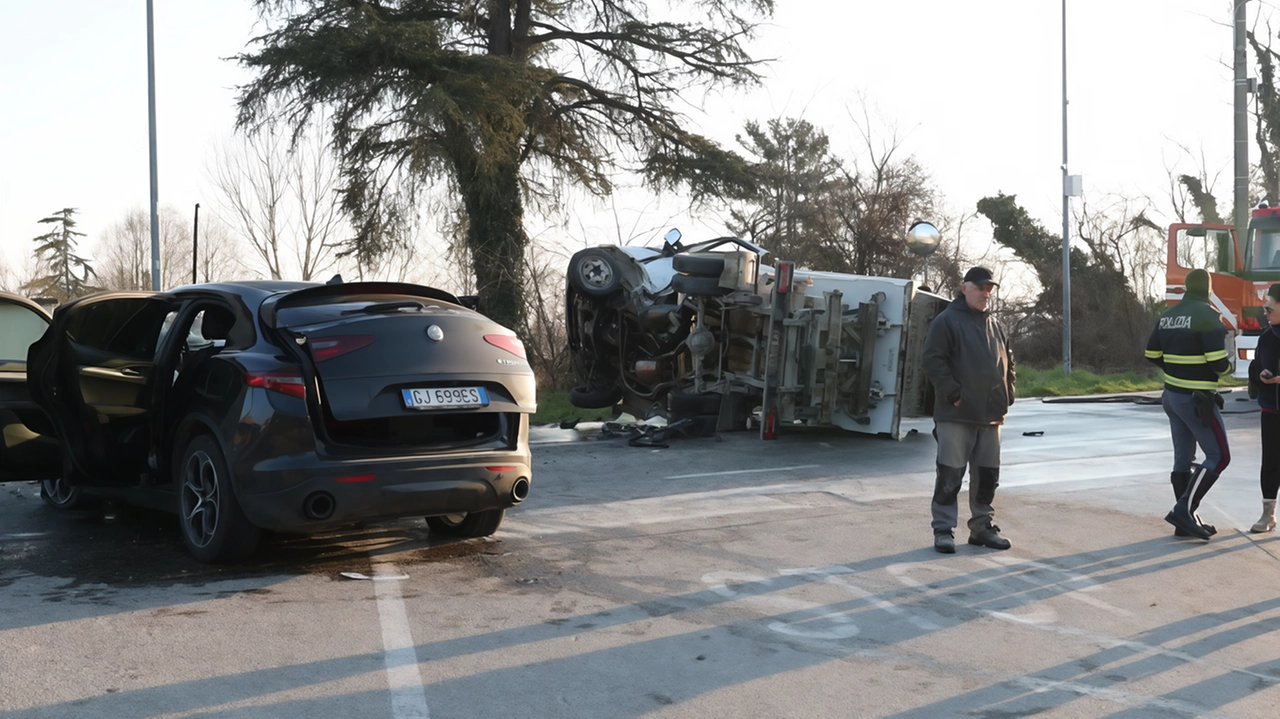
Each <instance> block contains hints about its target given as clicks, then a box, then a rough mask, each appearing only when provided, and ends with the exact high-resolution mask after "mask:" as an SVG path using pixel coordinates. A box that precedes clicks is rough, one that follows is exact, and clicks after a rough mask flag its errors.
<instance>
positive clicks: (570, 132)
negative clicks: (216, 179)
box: [238, 0, 773, 329]
mask: <svg viewBox="0 0 1280 719" xmlns="http://www.w3.org/2000/svg"><path fill="white" fill-rule="evenodd" d="M253 3H254V5H255V6H257V8H258V9H259V11H260V12H261V14H262V15H263V19H264V21H265V22H266V23H267V27H268V31H267V32H266V33H265V34H263V35H262V36H260V37H258V38H256V39H255V41H254V42H255V44H256V45H257V49H256V51H255V52H251V53H245V54H242V55H240V56H239V57H238V59H239V60H240V63H241V65H242V66H243V67H245V68H246V69H248V70H249V71H251V72H253V73H255V74H256V77H255V78H254V79H253V81H252V82H250V83H249V84H248V85H246V86H243V87H241V88H240V97H239V107H240V116H239V126H240V127H241V128H250V129H251V128H256V127H259V126H261V125H263V124H264V123H267V122H270V121H274V120H283V121H285V122H286V123H287V125H288V126H289V127H290V128H291V129H292V131H293V132H294V134H295V137H297V136H299V135H300V133H302V132H304V131H305V129H306V128H307V126H308V125H309V124H311V123H312V122H320V121H327V122H328V123H329V124H330V126H331V127H330V132H331V133H332V137H333V144H334V151H335V152H336V153H337V156H338V158H339V160H340V165H341V174H342V180H343V184H344V189H343V190H342V192H341V199H342V206H343V209H344V210H345V211H347V212H348V213H349V214H350V215H351V216H352V218H353V219H354V221H355V236H354V237H353V238H352V240H351V242H350V243H349V244H348V245H347V246H346V247H345V248H344V251H345V252H346V253H349V254H353V255H354V256H355V257H356V259H357V260H359V261H360V262H362V263H368V262H370V261H371V260H373V259H374V258H376V257H377V256H378V255H379V254H381V253H382V252H384V251H385V250H386V249H387V248H386V247H385V244H386V243H385V238H387V237H390V236H394V234H395V233H394V232H393V231H392V229H393V228H394V227H395V226H396V225H397V222H399V221H400V219H401V218H400V217H399V216H398V214H399V208H403V207H414V206H415V203H414V202H413V199H414V194H415V192H417V191H419V190H421V189H423V188H426V187H432V186H437V187H438V186H439V183H440V182H441V181H444V182H445V183H447V186H448V187H449V189H450V190H452V194H453V195H454V196H455V197H456V198H457V202H458V205H457V209H458V211H459V216H460V217H461V218H462V219H463V220H464V222H463V223H462V225H463V228H464V229H463V232H464V243H463V244H465V247H466V250H467V252H468V254H469V256H470V258H471V262H472V268H471V269H472V271H473V273H474V277H475V280H476V287H477V290H478V292H479V296H480V303H481V305H482V306H483V307H485V312H486V314H488V315H489V316H491V317H493V318H494V319H495V320H497V321H499V322H502V323H504V324H506V325H508V326H510V327H513V328H516V329H519V328H521V327H523V326H524V316H525V309H524V308H525V277H524V275H523V272H522V271H521V270H520V268H521V267H522V266H523V265H524V255H525V250H526V248H527V247H528V241H529V238H528V235H527V234H526V232H525V227H524V209H525V205H526V204H527V203H528V202H534V203H541V202H545V201H547V200H554V199H555V197H556V191H557V190H558V189H559V188H561V187H565V186H577V187H581V188H584V189H586V190H587V191H589V192H592V193H595V194H598V195H604V194H607V193H608V192H609V191H610V190H611V189H612V182H611V178H610V172H611V171H612V170H614V169H618V168H626V169H638V170H640V171H642V172H643V174H644V177H645V178H646V179H647V180H648V181H649V182H650V183H651V184H653V185H654V186H657V187H660V188H667V187H671V186H674V185H676V184H681V185H686V184H687V185H688V186H689V187H690V191H691V194H692V195H693V196H695V197H709V196H723V195H726V194H728V193H729V192H730V191H731V188H727V187H725V185H726V184H727V183H726V180H725V178H727V177H735V175H736V174H741V173H735V172H733V171H734V170H735V169H736V170H741V169H742V168H741V167H740V166H741V165H742V162H741V158H738V157H737V155H736V154H734V153H731V152H727V151H725V150H724V149H722V148H720V147H719V146H718V145H716V144H715V143H714V142H712V141H711V140H709V139H708V138H706V137H703V136H701V135H699V134H697V133H695V132H693V131H692V130H691V123H689V122H688V121H687V119H686V118H685V117H684V116H683V115H682V113H681V111H682V109H683V108H685V107H687V106H688V105H689V104H696V100H695V99H694V98H693V96H692V94H691V92H692V91H693V90H694V89H696V88H699V87H701V88H708V89H709V88H717V87H725V86H736V85H746V84H751V83H755V82H756V81H757V80H758V75H757V72H756V71H757V65H758V64H757V62H756V61H754V60H752V59H751V57H750V56H749V55H748V54H747V52H746V50H745V45H744V43H745V42H746V41H747V40H748V39H749V38H750V37H751V36H752V35H753V34H754V32H755V29H756V20H755V18H757V17H764V16H768V15H769V14H771V13H772V10H773V0H700V1H699V2H697V3H691V4H690V5H689V6H688V7H680V5H681V4H679V3H672V4H671V5H670V7H671V8H672V9H671V10H669V11H668V12H669V14H670V15H671V16H672V17H669V18H662V19H650V18H649V6H648V4H647V3H643V2H635V0H538V1H536V2H535V1H534V0H483V1H477V0H253ZM322 112H323V113H325V115H324V117H323V120H322V119H321V113H322ZM397 191H400V192H404V193H406V194H407V195H408V198H407V201H406V198H404V197H397V196H396V195H397Z"/></svg>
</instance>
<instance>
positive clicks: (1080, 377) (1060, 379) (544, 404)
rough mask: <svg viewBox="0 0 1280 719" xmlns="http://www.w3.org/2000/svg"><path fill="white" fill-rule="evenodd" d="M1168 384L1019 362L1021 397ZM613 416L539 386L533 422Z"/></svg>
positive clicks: (1154, 377)
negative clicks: (1067, 374) (1065, 373)
mask: <svg viewBox="0 0 1280 719" xmlns="http://www.w3.org/2000/svg"><path fill="white" fill-rule="evenodd" d="M1244 385H1245V382H1244V381H1243V380H1237V379H1234V378H1230V377H1229V378H1227V379H1224V380H1223V381H1222V386H1224V387H1243V386H1244ZM1162 387H1164V378H1163V376H1161V374H1160V373H1159V372H1151V373H1146V372H1113V373H1109V374H1094V373H1093V372H1089V371H1087V370H1079V369H1078V370H1072V372H1071V375H1070V376H1066V375H1064V374H1062V370H1061V368H1057V367H1055V368H1053V369H1036V368H1035V367H1027V366H1023V365H1019V366H1018V396H1019V397H1077V396H1080V395H1086V394H1120V393H1123V392H1155V391H1157V390H1159V389H1161V388H1162ZM612 417H613V412H612V410H609V409H580V408H578V407H574V406H573V405H572V404H570V403H569V393H568V392H567V391H565V390H553V389H540V390H538V412H537V414H535V415H533V418H532V419H531V420H530V422H531V423H532V424H551V423H552V422H564V421H567V420H574V419H580V420H584V421H593V420H607V419H611V418H612Z"/></svg>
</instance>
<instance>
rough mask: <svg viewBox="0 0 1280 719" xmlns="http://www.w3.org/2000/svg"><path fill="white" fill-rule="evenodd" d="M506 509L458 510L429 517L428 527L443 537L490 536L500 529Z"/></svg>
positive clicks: (433, 532)
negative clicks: (455, 512)
mask: <svg viewBox="0 0 1280 719" xmlns="http://www.w3.org/2000/svg"><path fill="white" fill-rule="evenodd" d="M504 513H505V512H504V510H501V509H486V510H485V511H483V512H458V513H457V514H442V515H440V516H438V517H427V527H428V528H429V529H430V530H431V533H432V534H435V535H439V536H441V537H465V538H468V539H470V538H474V537H488V536H489V535H491V534H493V533H494V532H496V531H498V526H499V525H501V524H502V515H503V514H504Z"/></svg>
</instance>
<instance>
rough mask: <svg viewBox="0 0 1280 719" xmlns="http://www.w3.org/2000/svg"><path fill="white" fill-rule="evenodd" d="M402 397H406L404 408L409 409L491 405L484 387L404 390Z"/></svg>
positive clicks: (401, 392)
mask: <svg viewBox="0 0 1280 719" xmlns="http://www.w3.org/2000/svg"><path fill="white" fill-rule="evenodd" d="M400 396H402V397H404V406H405V407H408V408H409V409H460V408H466V407H487V406H488V405H489V395H487V394H486V393H485V391H484V388H483V387H433V388H430V389H402V390H400Z"/></svg>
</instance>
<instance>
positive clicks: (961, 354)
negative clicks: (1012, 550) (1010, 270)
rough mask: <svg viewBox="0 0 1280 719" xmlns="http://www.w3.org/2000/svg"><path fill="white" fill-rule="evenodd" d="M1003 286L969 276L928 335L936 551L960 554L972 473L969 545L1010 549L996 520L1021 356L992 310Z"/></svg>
mask: <svg viewBox="0 0 1280 719" xmlns="http://www.w3.org/2000/svg"><path fill="white" fill-rule="evenodd" d="M997 287H999V285H998V284H997V283H996V282H995V281H994V280H993V279H992V276H991V270H988V269H987V268H985V267H974V268H972V269H970V270H969V271H968V272H966V273H965V275H964V282H963V283H962V284H961V286H960V296H959V297H957V298H956V299H955V300H954V301H953V302H952V303H951V304H950V305H948V306H947V308H946V309H945V310H943V311H942V312H941V313H939V314H938V316H937V317H935V318H934V319H933V322H932V324H930V325H929V332H928V334H927V335H926V336H925V341H924V351H923V353H922V355H921V365H922V368H923V369H924V373H925V376H927V377H928V378H929V381H930V382H931V383H932V384H933V389H934V408H933V420H934V436H935V437H936V438H937V440H938V474H937V479H936V481H935V483H934V489H933V502H932V505H931V510H932V513H933V522H932V526H933V547H934V549H936V550H937V551H939V552H942V553H943V554H953V553H954V552H955V551H956V542H955V527H956V523H957V521H958V520H959V512H958V507H957V501H956V500H957V497H958V496H959V494H960V485H961V483H962V482H963V480H964V473H965V467H966V466H968V467H969V468H970V473H969V512H970V515H971V517H970V519H969V544H974V545H979V546H983V547H990V548H992V549H1008V548H1009V547H1010V546H1011V545H1010V542H1009V540H1008V539H1005V538H1004V537H1002V536H1000V528H999V527H997V526H996V525H995V524H993V523H992V520H993V519H994V517H995V509H994V508H993V507H992V506H991V503H992V502H993V501H994V500H995V495H996V487H997V486H999V484H1000V426H1001V425H1002V424H1003V423H1004V418H1005V415H1006V414H1007V413H1008V411H1009V405H1011V404H1013V393H1014V372H1013V354H1012V353H1011V352H1010V351H1009V348H1008V344H1007V343H1006V341H1005V335H1004V330H1002V329H1001V328H1000V325H999V324H998V323H997V322H996V320H995V318H994V317H992V316H991V313H990V312H989V311H987V305H988V304H989V303H990V301H991V292H992V291H993V290H994V289H995V288H997Z"/></svg>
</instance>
